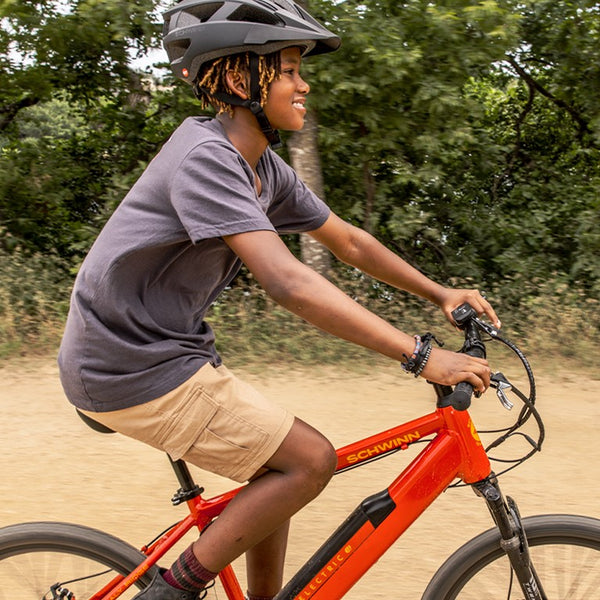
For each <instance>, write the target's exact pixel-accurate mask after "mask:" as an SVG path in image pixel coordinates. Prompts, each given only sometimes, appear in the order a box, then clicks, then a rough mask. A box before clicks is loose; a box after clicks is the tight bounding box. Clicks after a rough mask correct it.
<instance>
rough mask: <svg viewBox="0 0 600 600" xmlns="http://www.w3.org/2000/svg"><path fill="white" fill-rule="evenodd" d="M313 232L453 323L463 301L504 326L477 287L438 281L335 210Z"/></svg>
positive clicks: (351, 261) (333, 249) (352, 262)
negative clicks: (433, 306) (456, 286)
mask: <svg viewBox="0 0 600 600" xmlns="http://www.w3.org/2000/svg"><path fill="white" fill-rule="evenodd" d="M311 235H312V236H313V237H314V238H315V239H316V240H318V241H319V242H321V243H322V244H323V245H324V246H326V247H327V248H329V250H331V252H333V253H334V254H335V255H336V256H337V258H339V259H340V260H341V261H343V262H345V263H347V264H349V265H352V266H353V267H356V268H357V269H360V270H361V271H362V272H363V273H366V274H367V275H370V276H372V277H374V278H376V279H378V280H379V281H383V282H385V283H388V284H390V285H392V286H394V287H396V288H398V289H401V290H405V291H407V292H410V293H411V294H414V295H417V296H420V297H421V298H425V299H426V300H429V301H430V302H433V303H434V304H437V305H438V306H439V307H440V308H441V309H442V311H443V313H444V314H445V315H446V318H447V319H448V320H449V321H450V322H451V323H453V320H452V317H451V315H450V313H451V312H452V311H453V310H454V309H455V308H456V307H457V306H459V305H460V304H462V303H463V302H468V303H469V304H470V305H471V306H472V307H473V308H474V309H475V310H476V311H477V313H478V314H479V315H481V314H485V315H486V316H487V317H488V318H489V319H490V321H491V322H492V323H493V324H494V325H495V326H496V327H499V326H500V321H499V319H498V317H497V315H496V313H495V312H494V309H493V308H492V307H491V305H490V304H489V302H488V301H487V300H486V299H485V298H483V296H481V294H480V293H479V292H478V291H477V290H463V289H456V290H455V289H449V288H445V287H443V286H441V285H439V284H438V283H435V282H434V281H432V280H431V279H429V278H427V277H426V276H425V275H423V274H422V273H421V272H419V271H418V270H417V269H415V268H413V267H411V266H410V265H409V264H408V263H407V262H405V261H404V260H402V259H401V258H400V257H399V256H398V255H396V254H394V253H393V252H392V251H391V250H389V249H387V248H386V247H385V246H384V245H383V244H381V243H380V242H378V241H377V240H376V239H375V238H374V237H373V236H372V235H370V234H369V233H367V232H366V231H364V230H363V229H359V228H358V227H354V226H353V225H350V224H349V223H346V222H345V221H343V220H342V219H340V218H339V217H338V216H336V215H335V214H333V213H331V215H330V216H329V218H328V219H327V221H326V222H325V223H324V224H323V225H322V226H321V227H320V228H319V229H316V230H315V231H313V232H311Z"/></svg>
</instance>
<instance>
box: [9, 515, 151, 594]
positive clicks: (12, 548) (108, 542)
mask: <svg viewBox="0 0 600 600" xmlns="http://www.w3.org/2000/svg"><path fill="white" fill-rule="evenodd" d="M144 558H145V556H144V554H142V553H141V552H139V551H138V550H136V549H135V548H134V547H133V546H131V545H129V544H127V543H126V542H124V541H122V540H120V539H119V538H116V537H114V536H112V535H110V534H108V533H104V532H103V531H99V530H97V529H92V528H90V527H85V526H82V525H75V524H72V523H60V522H32V523H21V524H18V525H9V526H8V527H3V528H1V529H0V600H8V599H9V598H10V599H11V600H12V599H14V598H19V599H23V600H34V599H35V600H39V599H40V598H42V600H51V599H52V598H59V597H62V596H59V595H58V594H59V593H60V592H56V593H53V592H52V590H51V586H53V585H55V584H57V583H61V584H64V585H63V586H62V589H63V590H67V592H71V593H72V594H73V597H74V598H77V599H80V598H89V597H91V596H92V595H93V594H94V593H96V592H97V591H98V590H100V589H102V588H103V587H104V586H105V585H106V584H107V583H108V582H109V581H111V580H112V579H113V578H114V577H115V576H116V575H117V574H121V575H126V574H127V573H129V572H131V571H132V570H133V569H134V568H135V567H136V566H137V565H138V564H139V563H140V562H142V561H143V560H144ZM156 571H157V567H152V568H151V569H150V570H149V571H148V572H147V573H145V574H144V576H143V577H141V578H140V581H139V582H138V583H137V584H136V585H137V588H134V587H133V586H132V588H130V589H129V590H127V592H126V593H125V594H123V595H122V596H121V597H122V598H123V599H125V598H131V597H133V596H134V595H135V594H136V593H137V592H138V591H139V590H140V589H142V588H144V587H145V586H147V585H148V584H149V583H150V580H151V579H152V577H153V576H154V574H155V573H156ZM80 578H84V579H80ZM64 597H69V596H66V595H65V596H64Z"/></svg>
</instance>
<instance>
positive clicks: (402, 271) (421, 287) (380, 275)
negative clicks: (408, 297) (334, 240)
mask: <svg viewBox="0 0 600 600" xmlns="http://www.w3.org/2000/svg"><path fill="white" fill-rule="evenodd" d="M337 256H338V258H339V259H340V260H342V261H343V262H345V263H347V264H349V265H351V266H353V267H356V268H357V269H360V270H361V271H362V272H363V273H366V274H368V275H370V276H371V277H374V278H375V279H378V280H379V281H383V282H385V283H388V284H389V285H392V286H394V287H395V288H398V289H401V290H405V291H407V292H409V293H411V294H414V295H416V296H420V297H421V298H425V299H426V300H429V301H430V302H433V303H434V304H437V305H441V303H442V300H443V296H444V292H445V290H446V288H444V287H443V286H441V285H440V284H438V283H436V282H434V281H432V280H431V279H429V278H428V277H426V276H425V275H423V274H422V273H421V272H420V271H418V270H417V269H415V268H414V267H412V266H411V265H409V264H408V263H407V262H406V261H404V260H403V259H402V258H400V257H399V256H398V255H397V254H395V253H394V252H392V251H391V250H389V249H388V248H386V247H385V246H384V245H383V244H381V243H380V242H378V241H377V240H376V239H375V238H374V237H373V236H371V235H370V234H369V233H367V232H366V231H363V230H360V229H355V231H354V232H353V235H352V243H351V244H348V245H347V247H346V248H345V249H344V251H343V253H340V254H338V255H337Z"/></svg>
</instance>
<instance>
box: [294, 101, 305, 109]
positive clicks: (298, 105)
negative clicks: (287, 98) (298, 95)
mask: <svg viewBox="0 0 600 600" xmlns="http://www.w3.org/2000/svg"><path fill="white" fill-rule="evenodd" d="M292 106H293V107H294V108H297V109H298V110H306V107H305V106H304V103H302V102H292Z"/></svg>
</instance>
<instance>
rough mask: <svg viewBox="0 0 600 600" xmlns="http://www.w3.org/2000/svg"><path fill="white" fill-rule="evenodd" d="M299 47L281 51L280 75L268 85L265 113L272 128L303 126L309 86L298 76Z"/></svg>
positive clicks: (293, 129)
mask: <svg viewBox="0 0 600 600" xmlns="http://www.w3.org/2000/svg"><path fill="white" fill-rule="evenodd" d="M301 62H302V58H301V53H300V49H299V48H285V49H284V50H282V51H281V77H280V78H279V79H276V80H275V81H273V83H271V85H270V86H269V94H268V96H267V102H266V104H265V106H264V111H265V114H266V115H267V118H268V119H269V122H270V123H271V125H272V127H273V128H274V129H283V130H284V131H298V130H299V129H302V127H303V126H304V117H305V115H306V108H305V106H304V102H305V100H306V95H307V94H308V92H309V91H310V86H309V85H308V83H306V81H304V80H303V79H302V77H300V64H301Z"/></svg>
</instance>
